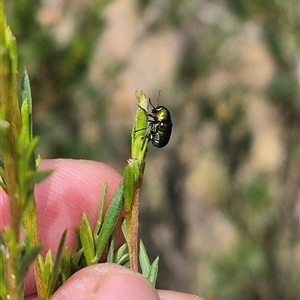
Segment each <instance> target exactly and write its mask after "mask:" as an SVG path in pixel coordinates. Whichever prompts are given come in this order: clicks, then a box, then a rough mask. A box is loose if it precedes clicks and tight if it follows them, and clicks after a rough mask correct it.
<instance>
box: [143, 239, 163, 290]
mask: <svg viewBox="0 0 300 300" xmlns="http://www.w3.org/2000/svg"><path fill="white" fill-rule="evenodd" d="M139 261H140V266H141V269H142V273H143V275H144V276H145V277H146V278H148V280H149V281H150V283H151V284H152V285H153V286H155V284H156V279H157V273H158V262H159V257H156V259H155V260H154V261H153V263H152V265H151V264H150V260H149V257H148V255H147V251H146V248H145V245H144V243H143V242H142V240H140V252H139Z"/></svg>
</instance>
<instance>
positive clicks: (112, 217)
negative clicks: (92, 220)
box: [93, 181, 123, 263]
mask: <svg viewBox="0 0 300 300" xmlns="http://www.w3.org/2000/svg"><path fill="white" fill-rule="evenodd" d="M122 204H123V181H121V183H120V184H119V186H118V188H117V190H116V192H115V194H114V197H113V199H112V200H111V203H110V205H109V207H108V209H107V212H106V214H105V216H104V220H103V224H102V226H101V229H100V233H99V236H98V238H97V241H96V255H95V257H94V258H93V262H94V263H96V262H98V260H99V259H100V257H101V255H102V253H103V250H104V248H105V246H106V244H107V242H108V240H109V238H110V236H111V235H112V233H113V231H114V228H115V225H116V223H117V220H118V217H119V214H120V211H121V207H122Z"/></svg>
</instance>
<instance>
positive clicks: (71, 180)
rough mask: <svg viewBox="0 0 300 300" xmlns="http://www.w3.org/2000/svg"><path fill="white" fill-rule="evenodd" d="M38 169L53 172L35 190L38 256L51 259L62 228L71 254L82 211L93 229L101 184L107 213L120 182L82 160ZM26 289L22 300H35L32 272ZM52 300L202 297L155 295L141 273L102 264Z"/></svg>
mask: <svg viewBox="0 0 300 300" xmlns="http://www.w3.org/2000/svg"><path fill="white" fill-rule="evenodd" d="M39 168H40V169H53V170H55V171H54V172H53V173H52V174H51V175H50V176H49V177H48V178H47V179H46V180H45V181H43V182H42V183H40V184H37V185H36V187H35V198H36V203H37V214H38V228H39V236H40V240H41V241H43V244H44V247H43V249H42V254H43V255H44V254H45V253H46V252H47V251H48V249H51V250H52V254H53V256H54V257H55V255H56V249H57V246H58V243H59V240H60V237H61V234H62V232H63V231H64V230H65V229H66V228H67V229H68V233H67V237H66V242H65V246H68V247H69V249H70V250H71V251H70V252H71V253H72V251H73V249H74V247H75V245H76V241H75V234H74V227H79V226H80V223H81V219H82V214H83V212H85V213H86V214H87V217H88V219H89V222H90V224H91V226H92V228H93V227H94V225H95V223H96V220H97V214H98V206H99V199H100V196H101V192H102V187H103V182H104V180H107V182H108V189H107V194H106V200H105V207H106V208H107V206H108V205H109V201H110V200H111V198H112V196H113V194H114V192H115V190H116V188H117V186H118V185H119V183H120V181H121V179H122V177H121V176H120V175H119V174H118V173H117V172H116V171H115V170H113V169H112V168H111V167H109V166H107V165H105V164H102V163H99V162H94V161H86V160H71V159H56V160H42V161H41V164H40V167H39ZM9 222H10V217H9V206H8V199H7V196H6V194H5V193H4V192H3V190H1V189H0V228H1V229H2V228H3V227H4V226H6V225H8V224H9ZM120 225H121V218H120V220H119V221H118V223H117V233H116V243H117V245H121V244H122V243H123V242H124V239H123V236H122V234H121V229H120V228H121V227H120ZM25 285H26V288H25V295H26V297H25V299H27V300H29V299H32V300H33V299H38V298H37V295H36V286H35V281H34V275H33V271H32V270H31V271H30V272H29V275H28V277H27V280H26V284H25ZM51 299H52V300H59V299H72V300H77V299H101V300H106V299H109V300H117V299H122V300H126V299H130V300H135V299H139V300H140V299H143V300H158V299H160V300H196V299H201V298H199V297H197V296H195V295H190V294H184V293H179V292H174V291H165V290H156V289H155V288H153V287H152V286H151V284H150V283H149V282H148V280H147V279H146V278H145V277H143V276H142V275H141V274H139V273H136V272H133V271H131V270H129V269H127V268H124V267H121V266H118V265H115V264H109V263H105V262H103V263H99V264H96V265H93V266H90V267H87V268H84V269H81V270H80V271H78V272H76V273H75V274H73V275H72V276H71V277H70V278H69V279H68V280H67V282H66V283H65V284H64V285H63V286H61V287H60V288H59V289H58V290H57V291H56V292H55V293H54V295H53V296H52V297H51Z"/></svg>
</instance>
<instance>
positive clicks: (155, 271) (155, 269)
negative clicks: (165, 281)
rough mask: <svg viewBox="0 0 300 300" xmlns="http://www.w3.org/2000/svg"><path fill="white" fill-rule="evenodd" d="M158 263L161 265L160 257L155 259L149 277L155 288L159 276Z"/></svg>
mask: <svg viewBox="0 0 300 300" xmlns="http://www.w3.org/2000/svg"><path fill="white" fill-rule="evenodd" d="M158 263H159V256H157V257H156V258H155V260H154V261H153V263H152V265H151V269H150V272H149V275H148V280H149V281H150V283H151V284H152V285H153V286H155V285H156V279H157V274H158Z"/></svg>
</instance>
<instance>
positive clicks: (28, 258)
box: [17, 244, 43, 285]
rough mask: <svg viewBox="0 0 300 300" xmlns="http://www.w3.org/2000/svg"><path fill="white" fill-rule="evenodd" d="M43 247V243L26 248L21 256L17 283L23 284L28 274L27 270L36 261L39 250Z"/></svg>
mask: <svg viewBox="0 0 300 300" xmlns="http://www.w3.org/2000/svg"><path fill="white" fill-rule="evenodd" d="M42 248H43V245H42V244H39V245H36V246H34V247H31V248H27V249H24V254H23V257H22V258H21V261H20V262H19V272H18V274H17V275H18V276H17V283H18V284H19V285H21V284H22V283H23V281H24V280H25V277H26V275H27V272H28V270H29V267H30V266H31V264H32V263H33V262H34V260H35V259H36V258H37V256H38V254H39V252H40V251H41V249H42Z"/></svg>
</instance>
